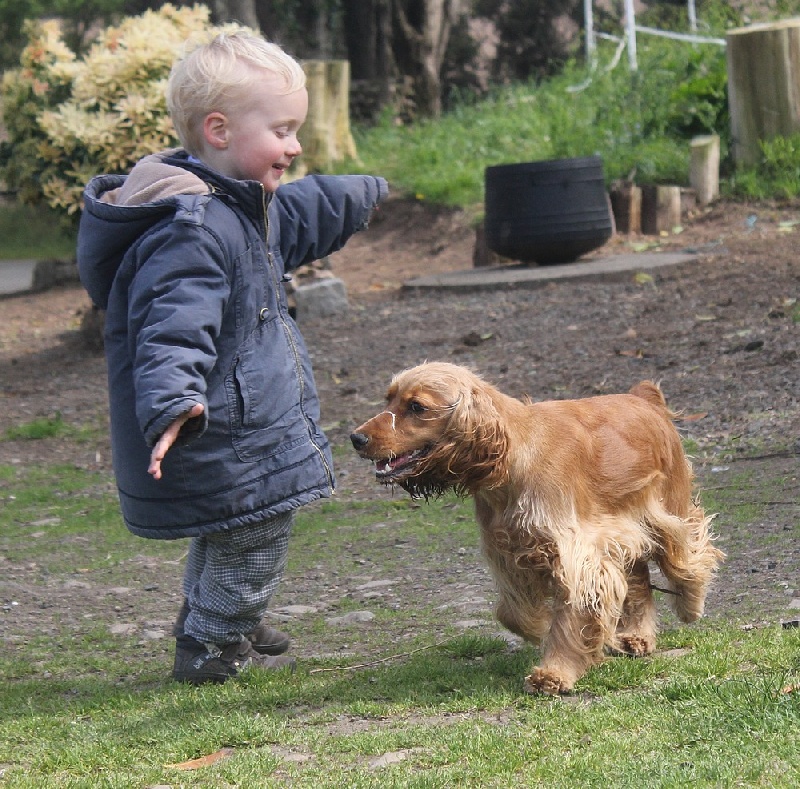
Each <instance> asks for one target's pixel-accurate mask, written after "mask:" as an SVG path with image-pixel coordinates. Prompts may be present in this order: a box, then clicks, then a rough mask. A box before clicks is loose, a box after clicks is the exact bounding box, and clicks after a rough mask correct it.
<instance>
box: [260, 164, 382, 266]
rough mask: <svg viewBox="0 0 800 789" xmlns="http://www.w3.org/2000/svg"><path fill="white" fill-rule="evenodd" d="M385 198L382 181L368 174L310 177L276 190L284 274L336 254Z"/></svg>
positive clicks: (364, 225)
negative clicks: (286, 271) (285, 271)
mask: <svg viewBox="0 0 800 789" xmlns="http://www.w3.org/2000/svg"><path fill="white" fill-rule="evenodd" d="M388 194H389V188H388V185H387V183H386V181H385V180H384V179H383V178H379V177H376V176H372V175H309V176H306V177H305V178H300V179H299V180H297V181H293V182H292V183H288V184H285V185H283V186H281V187H280V188H279V189H278V190H277V192H276V193H275V199H274V200H273V206H275V210H276V211H277V218H278V221H279V223H280V247H281V254H282V256H283V260H284V263H285V265H286V268H287V270H290V271H291V270H293V269H295V268H297V267H298V266H301V265H303V264H304V263H310V262H312V261H314V260H319V259H320V258H324V257H325V256H326V255H330V254H331V253H333V252H336V251H337V250H339V249H341V248H342V247H343V246H344V245H345V243H346V242H347V240H348V239H349V238H350V236H352V235H353V233H355V232H356V231H358V230H363V229H364V228H366V227H367V225H368V224H369V220H370V217H371V216H372V213H373V211H374V210H375V208H376V207H377V205H378V203H379V202H380V201H381V200H383V199H385V198H386V196H387V195H388Z"/></svg>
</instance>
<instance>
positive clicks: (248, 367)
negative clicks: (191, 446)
mask: <svg viewBox="0 0 800 789" xmlns="http://www.w3.org/2000/svg"><path fill="white" fill-rule="evenodd" d="M285 337H286V335H285V329H284V327H283V325H282V323H281V321H280V319H278V318H277V317H276V318H275V319H273V320H271V321H267V322H265V323H262V324H260V325H259V326H258V328H257V329H256V330H255V331H254V332H253V333H252V334H251V335H250V336H249V337H248V338H247V339H246V340H245V342H244V343H243V344H242V346H241V348H240V349H239V352H238V353H237V354H236V357H235V359H234V363H233V366H232V368H231V370H230V371H229V372H228V375H227V376H226V377H225V391H226V395H227V399H228V414H229V419H230V426H231V438H232V441H233V448H234V450H235V451H236V454H237V455H238V457H239V459H240V460H243V461H257V460H262V459H264V458H267V457H270V456H272V455H275V454H278V453H280V452H283V451H286V450H289V449H291V448H292V447H294V446H297V445H298V444H300V443H302V442H303V441H304V440H305V430H304V429H303V419H302V412H301V410H300V382H299V380H298V371H297V368H296V366H295V363H294V358H295V357H294V353H293V352H292V350H291V348H290V347H288V345H287V341H286V339H285Z"/></svg>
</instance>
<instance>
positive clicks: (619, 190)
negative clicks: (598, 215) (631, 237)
mask: <svg viewBox="0 0 800 789" xmlns="http://www.w3.org/2000/svg"><path fill="white" fill-rule="evenodd" d="M610 196H611V210H612V211H613V212H614V223H615V225H616V228H617V232H618V233H640V232H641V231H642V190H641V189H640V188H639V187H638V186H634V185H633V184H632V183H631V182H630V181H615V182H614V183H613V184H612V185H611V195H610Z"/></svg>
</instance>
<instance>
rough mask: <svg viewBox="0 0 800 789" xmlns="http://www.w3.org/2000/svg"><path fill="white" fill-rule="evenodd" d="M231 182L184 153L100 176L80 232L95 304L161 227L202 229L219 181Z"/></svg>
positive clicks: (87, 194) (82, 265) (82, 266)
mask: <svg viewBox="0 0 800 789" xmlns="http://www.w3.org/2000/svg"><path fill="white" fill-rule="evenodd" d="M215 179H216V180H221V181H223V182H224V181H229V180H230V179H225V178H224V177H223V176H219V175H217V174H214V173H212V171H210V170H208V169H207V168H205V167H204V166H203V165H202V164H200V163H194V162H192V161H191V160H190V159H189V156H188V154H187V153H186V152H185V151H183V150H181V149H174V150H170V151H164V152H163V153H158V154H153V155H151V156H147V157H145V158H144V159H142V160H141V161H140V162H138V163H137V164H136V166H135V167H134V168H133V169H132V170H131V172H130V174H129V175H127V176H124V175H99V176H96V177H95V178H93V179H92V180H91V181H90V182H89V184H88V185H87V187H86V190H85V191H84V208H83V213H82V215H81V221H80V226H79V230H78V250H77V259H78V273H79V274H80V278H81V282H82V283H83V286H84V287H85V288H86V290H87V292H88V294H89V296H90V297H91V299H92V301H93V302H94V304H96V305H97V306H98V307H100V308H101V309H105V308H106V307H107V305H108V295H109V292H110V291H111V286H112V284H113V282H114V277H115V276H116V273H117V270H118V269H119V266H120V264H121V263H122V259H123V257H124V256H125V254H126V252H127V251H128V250H129V249H130V248H131V247H132V246H134V245H135V243H136V242H137V241H139V239H141V237H142V236H143V235H144V234H145V233H146V232H147V231H148V230H149V229H150V228H152V227H154V226H155V225H157V224H158V223H159V222H161V221H163V220H165V219H170V220H174V221H181V222H188V223H196V224H201V223H202V222H203V217H204V213H205V207H206V205H207V204H208V202H209V200H210V199H211V193H212V189H213V186H212V185H211V184H212V181H213V180H215Z"/></svg>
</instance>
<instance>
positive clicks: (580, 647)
mask: <svg viewBox="0 0 800 789" xmlns="http://www.w3.org/2000/svg"><path fill="white" fill-rule="evenodd" d="M603 634H604V628H603V627H602V626H601V624H600V621H599V620H598V618H597V616H595V615H594V614H593V613H591V612H590V611H588V610H586V609H582V608H579V607H577V606H575V605H573V604H571V603H570V602H569V601H567V600H556V602H555V605H554V610H553V621H552V624H551V626H550V632H549V633H548V635H547V638H546V639H545V641H544V643H543V645H542V660H541V663H540V665H538V666H535V667H534V668H533V670H532V671H531V673H530V674H529V675H528V676H527V677H525V684H524V686H523V687H524V689H525V691H526V692H527V693H546V694H549V695H551V696H555V695H558V694H559V693H568V692H569V691H571V690H572V688H573V686H574V685H575V683H576V682H577V681H578V679H580V678H581V677H582V676H583V675H584V674H585V673H586V671H587V670H588V669H589V668H590V667H591V666H593V665H594V664H595V663H599V662H600V661H601V660H602V659H603V640H604V635H603Z"/></svg>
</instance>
